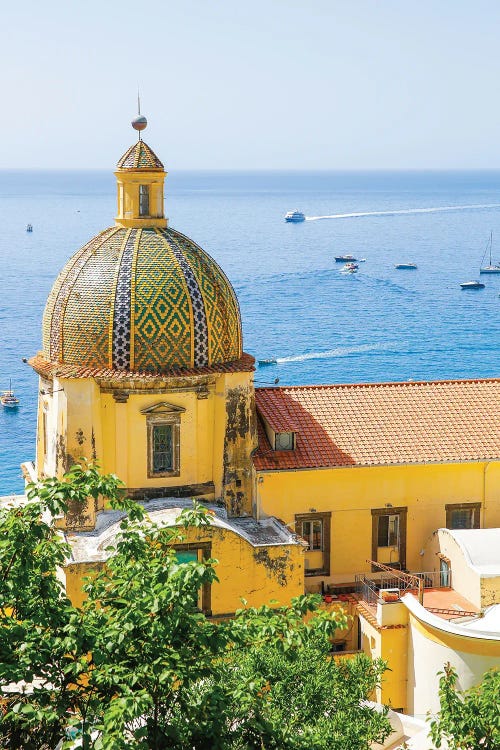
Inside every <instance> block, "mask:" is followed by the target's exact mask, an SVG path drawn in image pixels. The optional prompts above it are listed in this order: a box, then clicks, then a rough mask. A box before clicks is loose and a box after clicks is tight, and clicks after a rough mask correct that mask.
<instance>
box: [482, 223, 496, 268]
mask: <svg viewBox="0 0 500 750" xmlns="http://www.w3.org/2000/svg"><path fill="white" fill-rule="evenodd" d="M492 245H493V232H490V241H489V242H488V247H487V248H486V250H485V251H484V255H483V260H482V263H484V259H485V256H486V253H487V252H488V249H489V251H490V262H489V264H488V265H487V266H483V265H481V268H480V269H479V273H500V266H499V265H498V263H493V262H492V260H491V248H492Z"/></svg>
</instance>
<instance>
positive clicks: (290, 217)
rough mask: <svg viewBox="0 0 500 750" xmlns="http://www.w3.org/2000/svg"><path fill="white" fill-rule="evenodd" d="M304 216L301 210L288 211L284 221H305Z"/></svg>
mask: <svg viewBox="0 0 500 750" xmlns="http://www.w3.org/2000/svg"><path fill="white" fill-rule="evenodd" d="M305 220H306V217H305V214H303V213H302V211H289V212H288V213H287V214H285V221H293V222H295V223H297V222H299V221H305Z"/></svg>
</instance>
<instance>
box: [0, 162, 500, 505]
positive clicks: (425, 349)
mask: <svg viewBox="0 0 500 750" xmlns="http://www.w3.org/2000/svg"><path fill="white" fill-rule="evenodd" d="M165 194H166V213H167V215H168V216H169V217H170V225H171V226H172V227H174V228H175V229H178V230H180V231H181V232H184V233H186V234H188V235H189V236H190V237H192V238H193V239H194V240H195V241H196V242H198V243H199V244H200V245H201V246H202V247H203V248H204V249H205V250H207V251H208V252H209V253H210V254H211V255H212V256H213V257H214V258H215V259H216V260H217V261H218V262H219V263H220V265H221V266H222V267H223V268H224V270H225V271H226V273H227V275H228V276H229V278H230V279H231V281H232V283H233V284H234V286H235V289H236V292H237V294H238V297H239V301H240V306H241V313H242V318H243V328H244V343H245V349H246V350H247V351H249V352H250V353H252V354H254V355H255V356H256V357H257V358H267V357H276V358H278V364H277V365H275V366H271V367H260V368H259V369H258V370H257V373H256V381H257V383H258V384H265V383H269V382H273V380H274V378H276V377H279V379H280V383H281V384H299V383H340V382H363V381H387V380H408V379H410V378H412V379H418V380H420V379H435V378H463V377H468V378H475V377H489V376H498V375H499V369H500V367H499V366H500V352H499V342H500V322H499V321H500V318H499V311H500V298H499V293H500V276H499V277H494V276H490V277H483V280H484V282H485V284H486V288H485V289H484V290H482V291H479V292H464V291H461V289H460V287H459V284H460V282H462V281H467V280H471V279H475V278H479V276H478V271H479V265H480V262H481V259H482V255H483V252H484V249H485V247H486V243H487V240H488V237H489V233H490V231H493V239H494V250H495V243H496V248H498V250H497V252H496V253H495V251H494V257H495V256H496V257H497V258H500V172H497V171H489V172H447V173H441V172H427V173H423V172H407V173H403V172H398V173H382V172H372V173H328V172H323V173H270V172H267V173H257V172H254V173H246V174H243V173H195V172H180V173H175V174H172V175H169V177H168V178H167V183H166V191H165ZM115 200H116V199H115V182H114V177H113V174H112V172H111V171H109V172H104V171H103V172H100V171H87V172H84V171H80V172H70V171H67V172H42V171H36V172H35V171H12V172H7V171H3V172H0V264H1V265H0V268H1V293H0V331H1V351H0V389H1V388H7V387H8V385H9V378H12V383H13V386H14V388H15V390H16V393H18V395H19V397H20V398H21V401H22V405H21V407H20V408H19V409H18V410H17V411H9V410H6V409H1V410H0V495H2V494H7V493H10V492H16V491H21V490H22V486H23V483H22V479H21V475H20V470H19V464H20V462H21V461H23V460H28V459H31V458H33V455H34V440H35V413H36V400H37V390H38V383H37V377H36V376H35V375H34V373H33V372H32V371H31V369H30V368H29V367H28V366H27V365H25V364H23V363H22V361H21V359H22V357H29V356H31V355H32V354H34V353H35V352H36V351H37V350H38V349H39V348H40V341H41V330H40V328H41V317H42V311H43V307H44V304H45V299H46V297H47V294H48V293H49V290H50V288H51V285H52V283H53V281H54V279H55V277H56V276H57V273H58V272H59V270H60V269H61V267H62V266H63V265H64V263H65V262H66V260H67V259H68V258H69V257H70V256H71V255H72V254H73V253H74V252H75V251H76V250H77V249H78V248H79V247H80V246H81V245H82V244H83V243H84V242H85V241H87V240H88V239H89V238H90V237H92V236H93V235H95V234H96V233H97V232H98V231H100V230H101V229H103V228H105V227H107V226H110V225H111V224H112V223H113V217H114V214H115V208H116V204H115ZM470 206H476V207H474V208H470ZM450 207H451V208H452V209H453V210H441V209H443V208H444V209H450ZM453 207H469V208H453ZM295 208H298V209H299V210H301V211H303V212H304V213H305V214H306V215H307V216H308V217H321V216H324V217H325V216H334V217H337V218H324V219H311V220H308V221H305V222H303V223H302V224H287V223H285V222H284V221H283V216H284V214H285V212H286V211H288V210H290V209H295ZM428 209H429V210H428ZM436 209H439V210H436ZM398 212H399V213H398ZM353 213H354V214H367V215H358V216H347V217H338V215H341V214H353ZM28 222H31V223H32V224H33V227H34V231H33V233H32V234H28V233H26V231H25V228H26V224H27V223H28ZM339 253H350V254H353V255H355V256H356V257H358V258H366V262H365V263H363V264H361V265H360V270H359V273H358V274H356V275H347V276H346V275H344V274H342V273H340V266H339V265H338V264H336V263H335V262H334V259H333V256H334V255H336V254H339ZM408 261H411V262H414V263H416V264H417V265H418V270H416V271H397V270H395V268H394V265H395V264H396V263H400V262H408Z"/></svg>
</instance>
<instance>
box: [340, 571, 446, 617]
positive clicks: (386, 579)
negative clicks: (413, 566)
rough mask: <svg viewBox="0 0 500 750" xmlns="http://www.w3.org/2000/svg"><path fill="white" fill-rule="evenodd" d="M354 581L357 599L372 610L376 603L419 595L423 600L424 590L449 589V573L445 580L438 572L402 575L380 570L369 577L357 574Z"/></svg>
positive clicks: (364, 574)
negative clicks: (407, 595)
mask: <svg viewBox="0 0 500 750" xmlns="http://www.w3.org/2000/svg"><path fill="white" fill-rule="evenodd" d="M354 579H355V584H356V595H357V597H358V599H360V600H361V601H362V602H364V603H365V604H367V605H368V606H370V607H373V608H374V609H375V608H376V607H377V603H378V602H391V601H397V600H399V599H400V598H401V596H403V595H404V594H408V593H412V594H415V595H417V596H418V595H419V594H420V598H423V593H424V592H425V590H426V589H434V590H435V589H441V588H446V589H449V588H451V571H450V572H448V573H447V575H446V578H445V579H444V577H443V575H442V574H441V573H440V572H439V571H429V572H418V573H403V572H400V571H398V570H393V571H389V570H382V571H380V572H379V573H371V574H370V575H367V574H366V573H358V574H357V575H355V577H354ZM445 583H446V585H444V584H445ZM396 592H397V593H396ZM389 594H390V595H391V596H389ZM393 594H394V595H396V598H395V599H394V598H393V596H392V595H393Z"/></svg>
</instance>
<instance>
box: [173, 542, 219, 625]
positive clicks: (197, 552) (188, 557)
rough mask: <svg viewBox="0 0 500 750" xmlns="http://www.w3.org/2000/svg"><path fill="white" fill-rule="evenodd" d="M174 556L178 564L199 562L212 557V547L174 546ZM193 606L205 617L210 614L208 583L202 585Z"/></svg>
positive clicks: (205, 545) (205, 544)
mask: <svg viewBox="0 0 500 750" xmlns="http://www.w3.org/2000/svg"><path fill="white" fill-rule="evenodd" d="M175 556H176V557H177V561H178V562H179V563H189V562H196V561H200V562H201V561H202V560H209V559H210V558H211V557H212V547H211V544H210V542H201V543H199V544H196V545H195V546H194V547H193V545H191V544H179V545H176V546H175ZM193 604H194V606H195V607H196V609H198V610H200V611H201V612H204V613H205V614H206V615H208V616H210V615H211V614H212V609H211V607H212V590H211V586H210V584H209V583H205V584H203V586H202V587H201V588H200V590H199V591H198V594H197V596H196V598H195V601H194V602H193Z"/></svg>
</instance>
